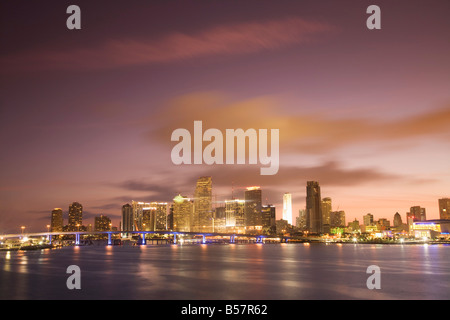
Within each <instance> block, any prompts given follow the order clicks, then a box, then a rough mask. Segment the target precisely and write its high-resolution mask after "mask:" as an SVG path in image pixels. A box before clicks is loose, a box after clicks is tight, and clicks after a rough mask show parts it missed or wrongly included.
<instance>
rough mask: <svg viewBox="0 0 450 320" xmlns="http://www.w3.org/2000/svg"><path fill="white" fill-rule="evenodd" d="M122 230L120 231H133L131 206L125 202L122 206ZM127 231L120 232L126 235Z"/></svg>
mask: <svg viewBox="0 0 450 320" xmlns="http://www.w3.org/2000/svg"><path fill="white" fill-rule="evenodd" d="M121 227H122V230H121V231H133V230H134V219H133V207H132V206H131V205H130V204H129V203H127V204H124V205H123V206H122V223H121ZM127 235H128V233H126V234H124V233H123V234H122V236H127Z"/></svg>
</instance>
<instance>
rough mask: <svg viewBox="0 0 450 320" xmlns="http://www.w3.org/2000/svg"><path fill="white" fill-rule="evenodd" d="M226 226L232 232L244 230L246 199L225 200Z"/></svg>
mask: <svg viewBox="0 0 450 320" xmlns="http://www.w3.org/2000/svg"><path fill="white" fill-rule="evenodd" d="M225 226H226V228H227V229H228V230H229V231H231V232H233V230H234V231H235V232H244V229H245V200H240V199H233V200H225Z"/></svg>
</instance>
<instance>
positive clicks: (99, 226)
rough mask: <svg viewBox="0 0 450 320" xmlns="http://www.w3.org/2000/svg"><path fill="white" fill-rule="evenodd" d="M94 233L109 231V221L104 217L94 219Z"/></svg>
mask: <svg viewBox="0 0 450 320" xmlns="http://www.w3.org/2000/svg"><path fill="white" fill-rule="evenodd" d="M94 231H111V219H110V218H109V217H107V216H104V215H100V216H98V217H95V219H94Z"/></svg>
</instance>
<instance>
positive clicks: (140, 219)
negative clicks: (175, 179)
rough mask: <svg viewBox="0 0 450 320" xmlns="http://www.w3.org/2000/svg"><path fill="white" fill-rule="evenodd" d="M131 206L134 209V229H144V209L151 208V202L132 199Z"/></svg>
mask: <svg viewBox="0 0 450 320" xmlns="http://www.w3.org/2000/svg"><path fill="white" fill-rule="evenodd" d="M131 207H132V210H133V230H134V231H141V230H144V211H147V210H150V208H151V205H150V203H148V202H141V201H134V200H132V201H131Z"/></svg>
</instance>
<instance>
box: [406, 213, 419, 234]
mask: <svg viewBox="0 0 450 320" xmlns="http://www.w3.org/2000/svg"><path fill="white" fill-rule="evenodd" d="M414 221H417V219H416V217H415V216H414V214H413V213H411V212H407V213H406V223H407V225H408V231H409V232H410V233H412V232H414V229H413V226H414Z"/></svg>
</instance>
